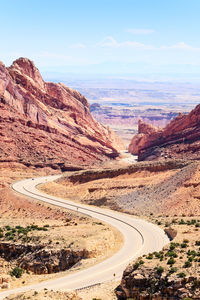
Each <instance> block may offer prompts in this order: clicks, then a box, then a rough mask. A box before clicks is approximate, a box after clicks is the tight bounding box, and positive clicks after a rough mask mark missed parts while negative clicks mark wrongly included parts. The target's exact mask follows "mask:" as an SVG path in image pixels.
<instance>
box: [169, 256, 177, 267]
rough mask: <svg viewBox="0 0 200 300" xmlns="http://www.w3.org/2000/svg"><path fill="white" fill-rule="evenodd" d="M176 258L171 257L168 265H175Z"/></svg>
mask: <svg viewBox="0 0 200 300" xmlns="http://www.w3.org/2000/svg"><path fill="white" fill-rule="evenodd" d="M175 262H176V261H175V259H174V258H173V257H170V259H169V260H168V261H167V264H168V265H173V264H175Z"/></svg>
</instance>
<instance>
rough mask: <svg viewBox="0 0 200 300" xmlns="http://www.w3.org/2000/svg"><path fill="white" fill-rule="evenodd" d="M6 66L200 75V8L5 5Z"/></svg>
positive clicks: (90, 0) (37, 0) (194, 3)
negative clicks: (26, 63) (19, 61)
mask: <svg viewBox="0 0 200 300" xmlns="http://www.w3.org/2000/svg"><path fill="white" fill-rule="evenodd" d="M0 10H1V18H0V23H1V24H0V34H1V35H0V36H1V47H0V60H2V61H3V62H4V63H5V64H6V65H9V64H10V63H11V62H12V61H13V60H14V59H16V58H17V57H20V56H25V57H28V58H30V59H32V60H34V62H35V63H36V65H37V66H38V67H39V68H40V69H41V70H42V71H45V70H46V71H48V70H49V71H50V70H51V71H57V72H80V73H104V74H131V73H133V74H135V73H138V74H145V73H148V74H151V73H167V74H173V73H183V74H187V73H188V74H200V17H199V12H200V0H165V1H164V0H73V1H72V0H54V1H53V0H34V1H33V0H6V1H5V0H0Z"/></svg>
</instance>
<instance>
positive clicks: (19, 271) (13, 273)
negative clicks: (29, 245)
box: [10, 267, 23, 278]
mask: <svg viewBox="0 0 200 300" xmlns="http://www.w3.org/2000/svg"><path fill="white" fill-rule="evenodd" d="M22 273H23V270H22V269H21V268H19V267H15V268H14V269H13V270H12V271H11V272H10V275H11V276H13V277H16V278H20V277H21V276H22Z"/></svg>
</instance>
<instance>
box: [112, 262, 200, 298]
mask: <svg viewBox="0 0 200 300" xmlns="http://www.w3.org/2000/svg"><path fill="white" fill-rule="evenodd" d="M197 282H198V278H195V277H191V276H190V277H185V278H178V277H177V276H176V275H171V276H166V275H159V274H158V273H157V272H156V271H155V270H154V269H151V268H147V267H142V268H141V269H140V270H134V267H133V266H132V265H129V266H128V267H127V268H126V270H125V271H124V273H123V277H122V281H121V284H120V286H118V287H117V288H116V295H117V297H118V299H119V300H126V299H129V298H131V299H132V298H133V299H137V300H150V299H152V300H165V299H169V300H170V299H171V300H172V299H199V296H200V290H199V287H198V286H197V287H196V285H197Z"/></svg>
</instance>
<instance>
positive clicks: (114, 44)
mask: <svg viewBox="0 0 200 300" xmlns="http://www.w3.org/2000/svg"><path fill="white" fill-rule="evenodd" d="M96 46H100V47H111V48H120V47H131V48H135V49H147V50H150V49H153V47H152V46H151V45H145V44H143V43H139V42H134V41H124V42H118V41H116V40H115V39H114V38H113V37H112V36H107V37H105V38H104V39H103V41H101V42H100V43H98V44H97V45H96Z"/></svg>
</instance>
